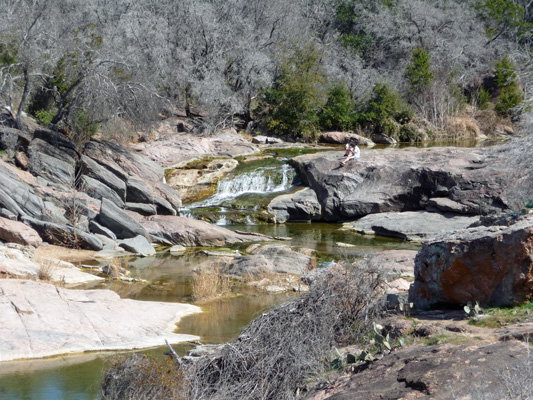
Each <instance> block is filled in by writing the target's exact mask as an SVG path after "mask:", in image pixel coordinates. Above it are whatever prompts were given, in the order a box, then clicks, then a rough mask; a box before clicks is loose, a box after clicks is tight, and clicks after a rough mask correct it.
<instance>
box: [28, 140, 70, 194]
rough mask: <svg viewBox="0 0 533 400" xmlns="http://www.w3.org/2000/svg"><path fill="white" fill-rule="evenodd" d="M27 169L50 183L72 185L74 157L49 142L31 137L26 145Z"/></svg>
mask: <svg viewBox="0 0 533 400" xmlns="http://www.w3.org/2000/svg"><path fill="white" fill-rule="evenodd" d="M28 156H29V160H30V162H29V171H30V172H31V173H32V174H33V175H38V176H40V177H42V178H44V179H46V180H47V181H50V182H52V183H59V184H61V185H66V186H67V187H71V186H72V185H74V177H75V170H76V159H75V158H73V157H72V156H71V155H70V154H69V153H68V152H63V151H62V150H61V149H60V148H57V147H54V146H53V145H51V144H50V143H48V142H46V141H44V140H41V139H33V140H32V142H31V143H30V146H29V147H28Z"/></svg>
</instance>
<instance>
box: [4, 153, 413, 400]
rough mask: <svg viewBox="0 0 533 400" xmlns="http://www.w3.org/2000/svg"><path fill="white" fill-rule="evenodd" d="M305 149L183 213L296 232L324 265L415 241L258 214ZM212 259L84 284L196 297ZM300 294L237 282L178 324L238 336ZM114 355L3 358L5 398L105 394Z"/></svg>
mask: <svg viewBox="0 0 533 400" xmlns="http://www.w3.org/2000/svg"><path fill="white" fill-rule="evenodd" d="M315 151H316V150H315ZM304 152H309V151H308V150H301V149H299V150H281V151H276V152H272V153H271V154H270V155H272V157H271V158H269V159H267V160H261V161H254V162H251V163H242V164H241V166H240V167H239V168H238V169H237V170H236V171H234V172H233V173H231V174H230V175H228V176H227V177H225V178H224V179H222V180H221V181H220V183H219V187H218V190H217V193H216V194H215V195H214V196H212V197H210V198H208V199H205V200H203V201H201V202H198V203H195V204H191V205H188V206H187V208H186V209H185V214H186V215H188V216H190V217H195V216H198V215H201V216H203V217H204V219H208V220H210V221H211V222H214V223H218V224H228V225H227V227H228V228H230V229H236V230H242V231H249V232H259V233H264V234H267V235H270V236H273V237H290V238H292V240H290V241H287V242H286V243H287V244H289V245H290V246H292V247H295V248H311V249H314V250H316V252H317V257H318V262H319V265H320V264H321V263H327V262H330V261H331V260H333V259H338V258H341V257H357V256H359V255H361V254H362V253H367V252H375V251H381V250H387V249H417V246H416V245H413V244H410V243H406V242H401V241H397V240H393V239H385V238H377V237H365V236H360V235H356V234H353V233H350V232H345V231H341V230H339V228H340V225H336V224H326V223H313V224H306V223H302V224H295V223H292V224H291V223H288V224H283V225H273V224H260V223H257V222H256V221H254V220H253V219H252V215H253V213H254V212H255V211H257V209H258V208H259V205H260V204H264V203H265V202H267V201H269V199H270V198H272V197H273V196H275V195H279V194H280V193H284V192H287V191H290V190H292V189H293V185H294V184H296V183H298V178H297V177H296V176H295V173H294V171H293V170H292V169H291V168H290V167H289V166H288V164H287V160H288V159H289V158H291V157H293V156H295V155H298V154H303V153H304ZM206 215H209V216H210V218H206ZM339 243H345V244H348V245H352V246H349V247H347V246H344V245H339ZM207 261H209V256H207V255H205V254H203V253H200V252H199V251H198V250H195V251H191V252H188V253H186V254H184V255H182V256H170V255H169V254H159V255H158V256H155V257H148V258H142V259H141V258H139V259H133V260H131V261H130V263H129V266H130V270H131V275H132V276H134V277H138V278H140V279H143V280H145V282H139V283H133V284H132V283H124V282H120V281H107V282H105V283H103V284H97V285H94V286H90V285H86V286H83V288H90V287H92V288H98V289H110V290H113V291H115V292H117V293H118V294H120V295H121V296H122V297H126V298H132V299H138V300H146V301H167V302H191V301H192V300H191V282H192V278H193V273H194V269H195V268H197V267H198V266H200V265H202V264H203V263H205V262H207ZM294 295H297V294H293V293H283V294H268V293H263V292H257V291H252V290H249V289H246V288H244V287H238V288H236V289H235V292H234V295H233V296H231V297H228V298H224V299H221V300H218V301H215V302H211V303H209V304H204V305H202V308H203V311H204V312H203V313H201V314H195V315H191V316H188V317H186V318H183V319H182V320H181V321H180V323H179V324H178V332H180V333H189V334H194V335H198V336H200V337H201V338H202V342H203V343H224V342H226V341H229V340H231V339H233V338H234V337H236V336H237V335H238V334H239V332H240V330H241V329H242V328H243V327H244V326H245V325H246V324H248V323H249V322H250V321H251V320H252V319H253V318H254V316H256V315H257V314H258V313H260V312H262V311H263V310H265V309H267V308H270V307H274V306H276V305H278V304H281V303H283V302H286V301H287V300H289V299H290V298H291V297H292V296H294ZM188 348H191V345H182V346H176V349H177V351H178V352H179V353H181V354H184V353H185V351H186V350H187V349H188ZM164 351H166V349H165V348H156V349H151V350H148V352H150V353H152V354H155V355H161V354H162V353H163V352H164ZM116 356H117V353H116V352H104V353H90V354H81V355H71V356H62V357H54V358H50V359H45V360H31V361H18V362H10V363H0V400H58V399H69V400H70V399H74V400H93V399H99V398H100V382H101V379H102V377H103V371H104V368H105V366H106V365H109V361H110V360H112V359H113V358H115V357H116Z"/></svg>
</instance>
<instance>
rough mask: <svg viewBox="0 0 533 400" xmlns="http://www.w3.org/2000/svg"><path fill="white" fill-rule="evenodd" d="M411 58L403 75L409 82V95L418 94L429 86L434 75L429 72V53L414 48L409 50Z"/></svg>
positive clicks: (419, 48)
mask: <svg viewBox="0 0 533 400" xmlns="http://www.w3.org/2000/svg"><path fill="white" fill-rule="evenodd" d="M411 53H412V55H413V58H412V59H411V62H410V63H409V65H408V66H407V70H406V71H405V74H406V76H407V79H408V80H409V86H410V89H409V91H410V92H411V93H420V92H421V91H423V90H424V89H426V88H428V87H430V86H431V82H433V78H434V74H433V72H431V64H430V59H431V56H430V55H429V53H428V52H427V51H426V50H424V49H423V48H421V47H415V48H414V49H413V50H411Z"/></svg>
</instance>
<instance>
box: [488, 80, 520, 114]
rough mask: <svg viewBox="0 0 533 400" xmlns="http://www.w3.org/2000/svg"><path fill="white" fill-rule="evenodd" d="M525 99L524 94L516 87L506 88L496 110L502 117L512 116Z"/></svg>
mask: <svg viewBox="0 0 533 400" xmlns="http://www.w3.org/2000/svg"><path fill="white" fill-rule="evenodd" d="M523 99H524V96H523V94H522V93H521V92H520V91H519V89H518V88H517V87H516V86H515V85H512V86H508V87H505V88H503V89H502V91H501V93H500V97H499V99H498V102H497V103H496V105H495V106H494V110H495V111H496V112H497V113H498V114H500V115H502V116H512V115H513V114H514V111H515V108H516V107H517V106H518V105H520V103H522V100H523Z"/></svg>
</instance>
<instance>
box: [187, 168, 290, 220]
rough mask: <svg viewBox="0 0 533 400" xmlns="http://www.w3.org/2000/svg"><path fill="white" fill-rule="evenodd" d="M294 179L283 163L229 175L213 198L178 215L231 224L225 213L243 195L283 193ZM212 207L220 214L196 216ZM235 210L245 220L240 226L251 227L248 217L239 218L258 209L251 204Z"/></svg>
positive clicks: (221, 182) (193, 205) (222, 180)
mask: <svg viewBox="0 0 533 400" xmlns="http://www.w3.org/2000/svg"><path fill="white" fill-rule="evenodd" d="M295 177H296V172H295V171H294V169H293V168H292V167H291V166H290V165H288V164H286V163H284V164H281V163H280V164H279V165H276V166H258V167H257V168H255V169H254V170H251V171H250V170H247V171H244V172H240V173H232V174H229V175H227V176H225V177H224V178H223V179H221V180H220V181H219V182H218V185H217V192H216V193H215V194H214V195H213V196H211V197H208V198H206V199H204V200H201V201H199V202H196V203H193V204H189V205H188V206H187V207H185V208H183V209H182V212H181V215H182V216H184V217H188V218H203V219H206V218H207V219H208V220H209V221H210V222H212V223H216V224H217V225H227V224H228V223H231V221H234V220H235V219H234V218H229V216H228V215H227V211H228V209H232V210H235V208H234V207H233V206H234V201H236V199H237V198H239V199H242V198H243V197H246V195H251V196H253V195H257V196H262V195H265V196H268V195H271V194H273V193H281V192H284V191H286V190H289V189H290V188H291V187H292V186H293V185H294V181H295ZM258 201H259V200H258ZM215 206H216V207H221V208H222V209H221V210H220V211H213V210H210V212H209V213H208V215H206V214H204V215H202V216H200V215H199V214H198V211H199V210H202V209H203V210H205V209H207V208H209V207H215ZM237 208H238V209H239V212H240V216H239V219H240V218H245V220H242V221H240V222H241V223H243V222H245V223H247V224H253V222H252V218H251V217H250V216H249V215H248V216H246V217H244V216H243V215H242V214H243V212H247V211H248V212H253V211H256V210H257V208H258V204H257V202H254V205H253V206H252V207H245V208H246V210H243V208H242V205H241V206H239V207H237Z"/></svg>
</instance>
